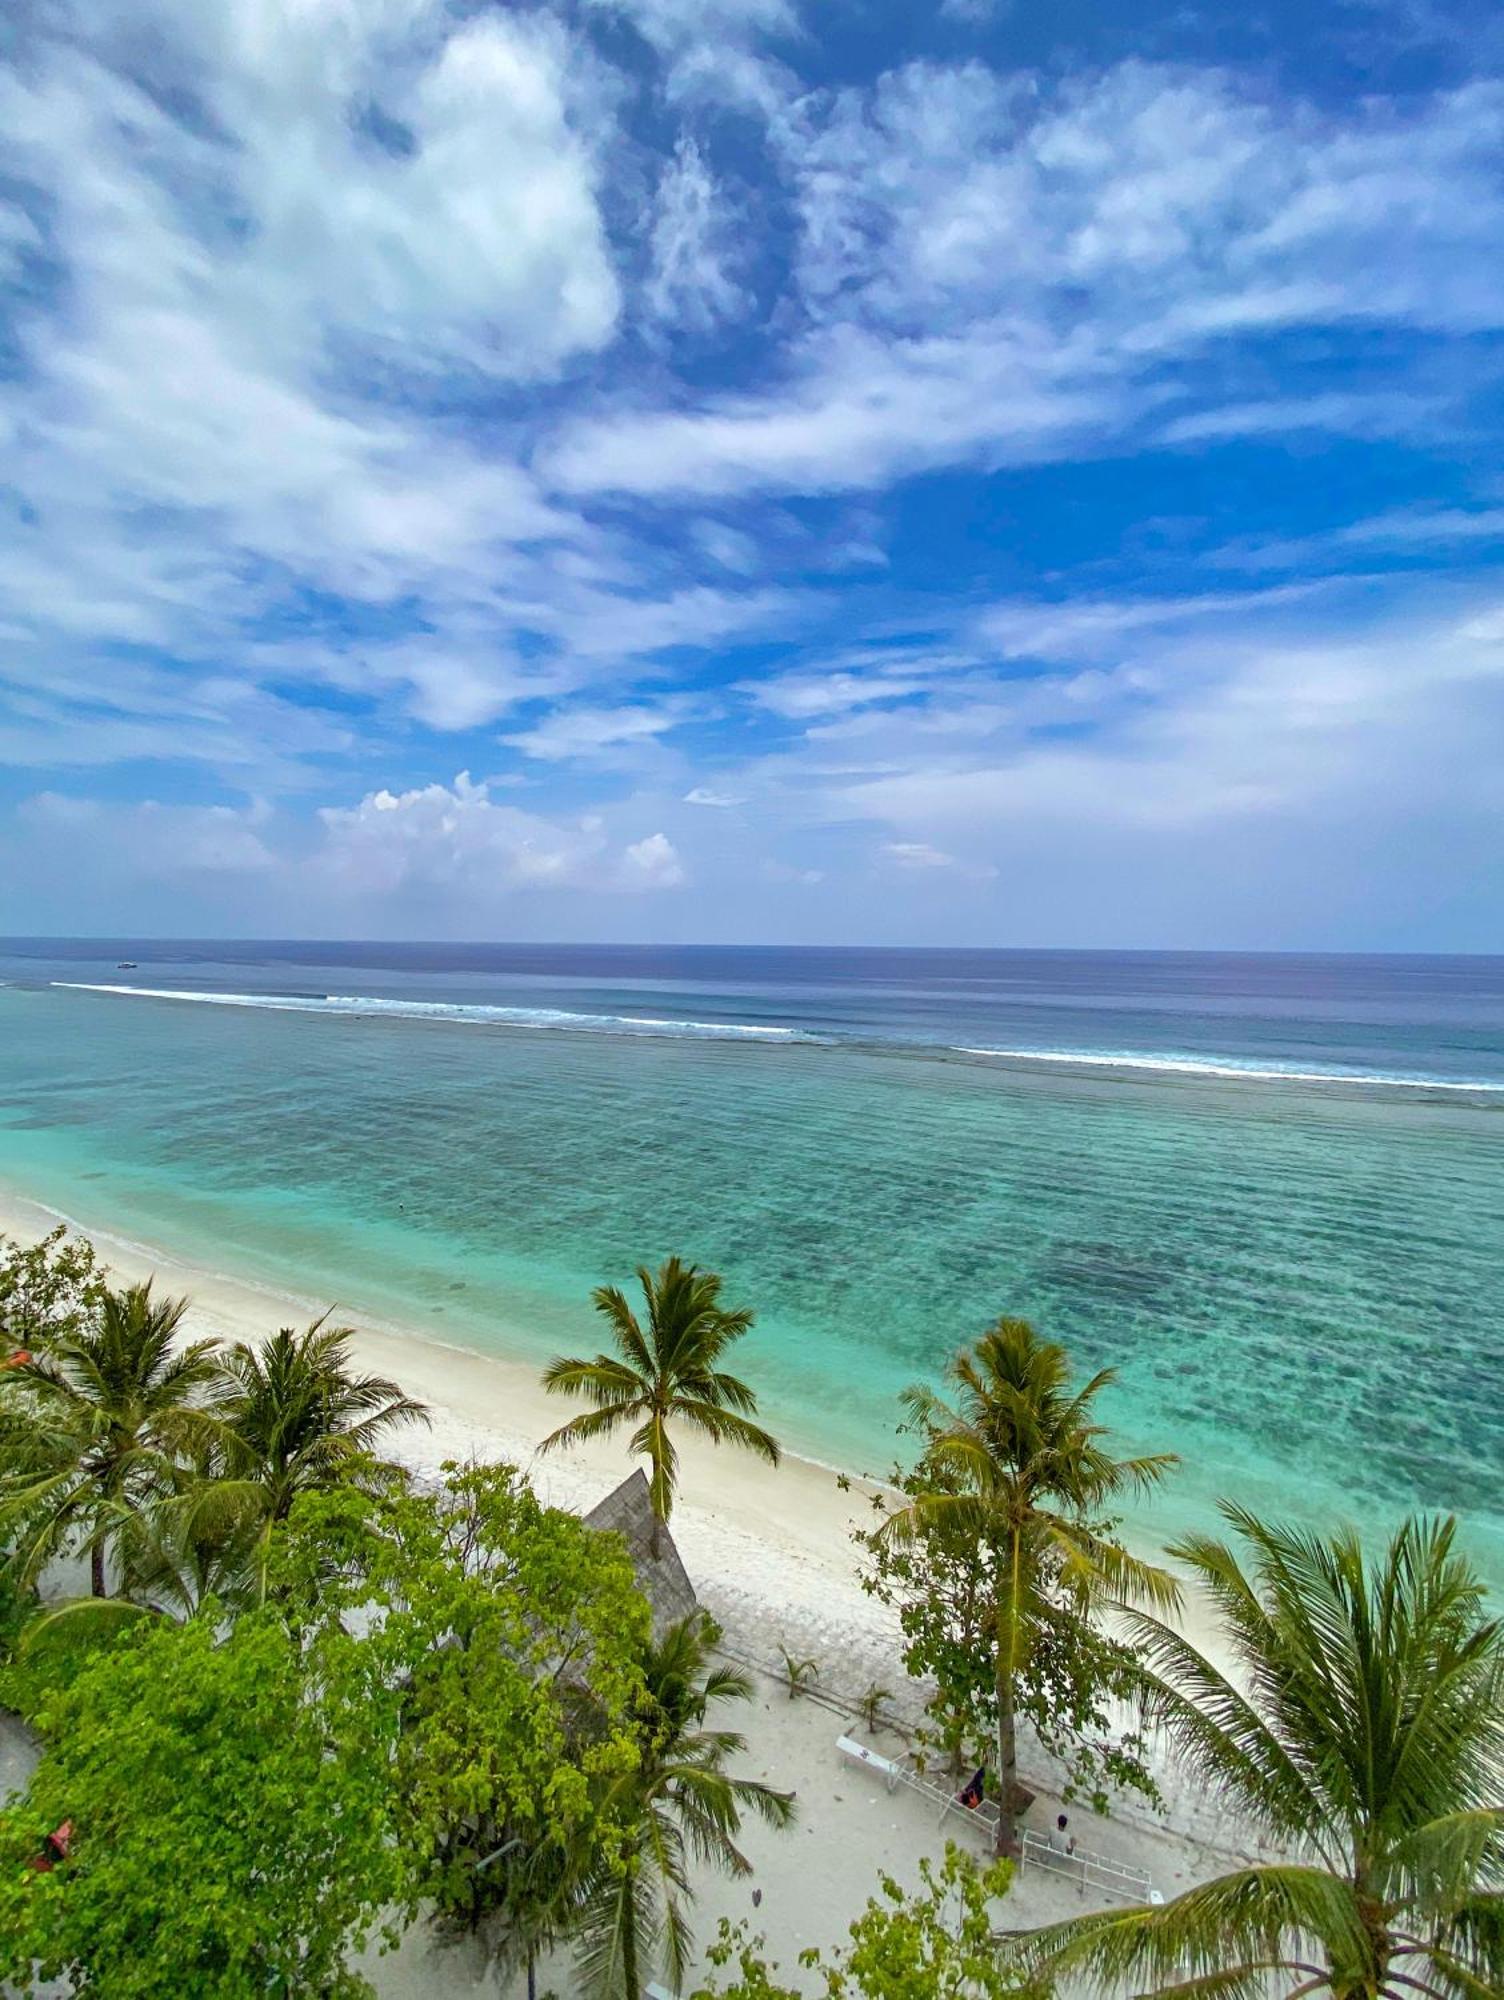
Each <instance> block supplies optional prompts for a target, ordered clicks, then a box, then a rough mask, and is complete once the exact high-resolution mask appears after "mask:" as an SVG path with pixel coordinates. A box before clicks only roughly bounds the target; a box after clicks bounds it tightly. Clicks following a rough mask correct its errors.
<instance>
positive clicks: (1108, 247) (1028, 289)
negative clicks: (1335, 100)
mask: <svg viewBox="0 0 1504 2000" xmlns="http://www.w3.org/2000/svg"><path fill="white" fill-rule="evenodd" d="M770 131H771V134H772V139H773V143H774V146H775V149H776V152H777V155H778V157H779V159H780V161H781V164H782V167H783V170H784V172H785V175H786V176H787V178H788V180H789V182H790V183H791V185H792V187H793V190H794V195H795V199H796V202H797V205H798V210H799V214H800V220H801V231H802V233H801V248H800V253H799V266H798V285H799V290H800V294H801V297H800V301H799V303H800V305H801V306H802V308H803V310H804V313H805V316H806V330H805V331H804V332H803V334H802V335H801V336H800V337H798V338H797V339H795V340H793V341H791V342H790V343H789V344H788V345H787V346H786V348H785V350H784V352H783V356H782V368H781V370H780V372H779V374H778V375H777V376H776V377H775V378H774V379H771V380H770V381H769V382H768V383H767V385H766V386H765V387H763V388H761V389H759V390H756V391H751V392H749V391H742V392H739V393H735V394H719V395H714V396H710V397H706V398H703V399H702V400H701V401H700V402H699V404H698V406H696V407H691V408H688V409H686V408H684V407H683V406H682V403H681V402H679V401H678V400H676V401H675V403H674V404H673V406H672V407H656V408H644V409H639V410H636V411H629V412H625V413H624V412H621V411H619V410H614V411H611V412H609V413H607V414H605V415H602V416H599V417H594V418H589V419H582V420H577V421H576V422H575V423H574V424H573V425H571V426H566V427H565V428H564V430H563V431H562V432H561V435H560V437H559V439H558V441H557V443H556V444H555V446H554V447H553V450H552V452H551V453H550V454H549V455H548V456H547V457H546V459H545V461H544V463H545V464H546V465H547V467H548V469H549V472H550V474H551V476H552V477H553V478H554V479H555V480H556V481H557V482H558V483H559V484H560V485H561V486H562V487H563V488H564V489H566V490H568V491H571V492H576V493H585V492H591V491H606V492H617V493H639V494H646V495H652V496H663V495H669V494H675V493H684V494H707V493H747V492H756V491H770V492H775V491H789V492H838V491H846V490H859V489H862V488H865V487H872V486H876V485H879V484H881V483H883V482H885V481H888V480H892V479H895V478H901V477H903V476H904V475H906V474H909V473H912V472H915V471H919V470H922V469H925V468H927V467H931V466H937V465H951V464H979V465H984V466H987V465H998V464H1009V463H1029V462H1031V461H1033V460H1035V459H1037V458H1040V457H1059V456H1064V455H1067V454H1071V453H1078V454H1079V453H1081V452H1083V451H1088V450H1091V449H1094V448H1097V447H1098V446H1099V445H1100V444H1101V442H1102V441H1103V440H1105V439H1108V438H1112V437H1114V436H1121V435H1125V434H1128V433H1129V432H1130V431H1131V429H1132V427H1133V426H1134V425H1135V424H1137V423H1139V422H1140V421H1142V420H1143V419H1144V418H1145V417H1147V416H1150V415H1152V414H1153V413H1154V412H1156V411H1157V410H1158V409H1159V408H1160V407H1161V406H1162V405H1164V404H1165V403H1166V402H1167V401H1170V400H1174V399H1181V400H1183V399H1185V398H1186V396H1187V394H1188V393H1190V392H1191V391H1192V388H1193V384H1194V388H1195V393H1197V394H1200V395H1202V396H1204V395H1205V394H1206V388H1207V384H1206V383H1204V382H1202V381H1201V380H1200V378H1199V377H1196V378H1192V377H1190V376H1188V373H1187V370H1188V369H1189V368H1190V367H1192V366H1194V367H1195V368H1196V369H1199V370H1210V369H1213V368H1220V369H1222V370H1223V371H1224V375H1225V377H1226V382H1225V384H1223V385H1222V386H1224V387H1225V386H1227V385H1234V384H1235V374H1229V373H1227V371H1229V370H1232V368H1233V360H1234V357H1235V345H1234V344H1235V342H1236V340H1237V339H1238V337H1239V336H1241V335H1244V334H1249V333H1259V334H1267V333H1268V332H1270V331H1271V330H1278V329H1281V328H1286V327H1300V326H1310V327H1317V328H1321V327H1329V326H1331V325H1332V324H1333V323H1337V324H1341V323H1360V324H1361V323H1367V324H1371V325H1386V324H1390V325H1402V326H1406V327H1409V328H1413V329H1417V330H1429V331H1432V332H1452V333H1466V332H1472V331H1478V330H1483V329H1490V328H1497V327H1498V326H1500V325H1501V324H1504V281H1501V279H1500V275H1499V266H1498V260H1497V257H1496V256H1495V254H1494V246H1495V245H1496V244H1497V242H1498V241H1499V239H1500V237H1501V236H1504V185H1501V179H1500V176H1499V174H1498V171H1497V156H1498V150H1499V146H1500V142H1501V139H1504V86H1498V85H1495V84H1481V83H1480V84H1475V85H1470V86H1468V87H1466V88H1464V89H1461V90H1458V91H1455V92H1453V93H1451V94H1449V95H1448V94H1442V95H1437V96H1435V97H1432V98H1429V99H1427V98H1421V99H1418V100H1415V101H1414V102H1413V105H1412V106H1410V107H1407V108H1404V109H1400V108H1397V107H1394V106H1390V105H1377V104H1375V105H1365V106H1359V107H1356V108H1354V109H1352V110H1351V111H1349V112H1348V113H1347V115H1346V116H1345V117H1333V116H1331V115H1329V114H1320V113H1318V112H1316V111H1315V110H1314V109H1313V108H1312V107H1309V106H1307V105H1305V104H1302V103H1300V102H1299V101H1286V102H1279V101H1277V100H1272V99H1270V98H1269V97H1267V96H1266V95H1263V94H1260V93H1257V92H1255V91H1253V90H1252V89H1249V88H1247V87H1246V86H1240V84H1239V83H1238V82H1236V81H1235V80H1234V79H1232V78H1231V77H1230V76H1224V75H1220V74H1215V73H1211V72H1197V71H1194V70H1189V69H1185V70H1176V69H1169V68H1155V67H1153V66H1151V65H1147V64H1138V63H1126V64H1123V65H1120V66H1119V67H1118V68H1116V69H1114V70H1110V71H1108V72H1106V73H1105V74H1103V75H1101V76H1097V77H1089V78H1084V79H1082V80H1079V81H1073V82H1070V83H1067V84H1066V85H1064V86H1063V87H1058V88H1053V89H1049V88H1045V87H1043V86H1042V85H1041V84H1040V83H1039V81H1038V79H1036V78H1032V77H1026V76H1013V77H1007V76H1000V75H998V74H996V73H994V72H992V71H990V70H987V69H986V68H984V67H983V66H981V65H980V64H977V63H971V64H965V65H960V66H950V67H944V66H940V65H935V64H922V63H915V64H911V65H909V66H908V67H906V68H904V69H902V70H898V71H894V72H890V73H888V74H886V75H884V76H882V77H880V78H879V79H878V81H877V82H876V84H875V85H873V86H872V87H871V88H870V89H869V88H862V89H857V88H852V89H847V90H844V91H840V92H837V93H834V94H833V95H830V96H824V97H822V96H820V95H818V94H807V95H806V96H805V97H803V98H801V99H799V100H798V101H797V103H794V104H791V105H786V106H784V107H783V109H782V110H781V111H780V112H779V113H778V114H777V115H775V116H774V117H773V119H772V123H771V126H770ZM1217 387H1218V383H1217V379H1216V378H1213V391H1214V395H1215V399H1216V402H1217V404H1219V405H1220V407H1214V408H1213V409H1212V410H1211V411H1208V412H1205V413H1202V412H1196V411H1191V410H1181V411H1180V412H1178V413H1176V415H1175V416H1174V417H1172V418H1169V419H1167V421H1168V422H1170V423H1172V425H1174V426H1176V428H1174V429H1173V430H1172V431H1171V433H1170V434H1171V435H1172V436H1176V437H1178V438H1180V439H1181V440H1182V441H1189V440H1190V439H1192V438H1200V439H1202V440H1206V439H1208V438H1212V437H1216V436H1232V435H1242V434H1245V433H1247V432H1249V431H1255V430H1260V431H1267V432H1270V433H1275V432H1279V431H1281V430H1284V429H1295V430H1298V429H1301V428H1310V427H1312V426H1319V427H1325V428H1334V429H1341V430H1351V431H1354V432H1356V433H1357V434H1359V435H1363V434H1367V433H1368V432H1370V431H1375V430H1377V431H1383V430H1392V429H1393V428H1395V427H1396V426H1397V425H1399V426H1402V427H1404V428H1407V429H1408V428H1414V427H1416V426H1417V425H1419V424H1421V423H1422V422H1423V421H1425V420H1426V419H1427V418H1428V417H1430V418H1433V419H1434V418H1435V416H1436V415H1437V411H1438V408H1439V407H1440V405H1438V401H1437V397H1436V395H1435V393H1434V392H1431V391H1428V390H1427V389H1426V388H1425V386H1424V385H1422V386H1421V387H1420V388H1411V387H1409V386H1407V385H1405V384H1404V383H1403V382H1401V383H1399V384H1398V385H1397V384H1396V383H1395V382H1394V381H1393V380H1392V379H1389V380H1386V379H1384V378H1383V377H1377V378H1376V379H1375V381H1374V383H1373V384H1372V385H1369V386H1365V385H1361V384H1360V385H1357V386H1350V385H1347V384H1345V385H1344V388H1343V390H1342V391H1341V392H1340V393H1337V392H1332V391H1322V392H1320V393H1312V394H1292V393H1290V392H1289V390H1288V389H1286V390H1285V391H1283V392H1282V393H1281V394H1280V395H1278V396H1276V397H1273V398H1269V399H1267V400H1265V399H1262V398H1259V397H1254V396H1250V395H1248V394H1246V393H1235V394H1233V395H1231V396H1229V395H1226V394H1225V393H1222V394H1216V389H1217ZM1444 400H1445V399H1442V401H1443V403H1444Z"/></svg>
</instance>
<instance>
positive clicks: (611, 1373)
mask: <svg viewBox="0 0 1504 2000" xmlns="http://www.w3.org/2000/svg"><path fill="white" fill-rule="evenodd" d="M637 1281H638V1283H639V1284H640V1285H641V1287H642V1296H643V1302H644V1304H645V1306H646V1308H647V1327H646V1329H644V1328H643V1326H642V1325H641V1324H640V1323H639V1321H638V1319H637V1315H636V1314H635V1313H634V1312H633V1311H632V1308H631V1307H630V1306H629V1305H628V1303H627V1300H626V1297H625V1295H624V1294H623V1293H622V1292H620V1291H619V1290H618V1289H617V1287H616V1286H615V1285H601V1286H600V1287H598V1289H597V1290H596V1292H595V1294H594V1300H595V1309H596V1311H597V1312H598V1313H600V1315H601V1316H602V1318H603V1319H604V1320H605V1321H606V1324H607V1325H608V1326H609V1327H610V1329H611V1338H612V1340H613V1342H614V1343H615V1346H616V1350H617V1351H616V1353H615V1354H597V1355H596V1357H595V1359H594V1360H593V1361H587V1360H572V1361H570V1360H562V1359H561V1360H558V1361H552V1362H550V1363H549V1365H548V1367H547V1368H546V1369H545V1370H544V1372H543V1386H544V1388H545V1389H549V1390H552V1391H553V1392H554V1393H555V1394H556V1395H567V1396H585V1397H587V1398H588V1399H589V1400H590V1401H591V1402H592V1403H594V1405H595V1408H594V1409H593V1410H587V1411H586V1412H585V1413H584V1414H583V1415H581V1416H578V1417H571V1418H570V1420H569V1422H568V1423H567V1424H562V1425H561V1426H560V1427H559V1429H558V1430H556V1431H554V1432H553V1434H552V1435H551V1436H549V1437H546V1438H545V1439H544V1440H543V1443H542V1446H541V1447H540V1449H542V1450H543V1451H552V1450H554V1449H555V1448H557V1447H559V1446H567V1445H574V1444H581V1443H583V1442H584V1441H585V1440H586V1439H587V1438H594V1437H610V1436H611V1435H612V1434H613V1432H615V1431H617V1430H618V1429H620V1427H621V1426H622V1425H623V1424H633V1425H635V1426H636V1428H635V1429H634V1431H633V1433H632V1449H633V1451H635V1452H640V1453H642V1455H643V1456H644V1457H645V1458H646V1459H647V1461H648V1464H649V1466H650V1467H651V1474H650V1478H649V1484H650V1486H651V1489H652V1496H653V1554H654V1555H655V1556H656V1555H657V1554H658V1553H659V1549H660V1540H659V1530H660V1528H662V1527H665V1526H666V1525H667V1523H668V1518H669V1515H670V1513H671V1512H672V1511H673V1505H674V1487H675V1483H676V1480H677V1477H678V1468H679V1456H678V1453H677V1451H676V1450H675V1449H674V1444H673V1440H672V1439H671V1437H670V1436H669V1426H670V1424H683V1425H684V1426H685V1427H686V1428H687V1429H690V1430H697V1431H699V1432H701V1433H702V1434H703V1435H704V1436H706V1437H708V1438H710V1439H712V1440H713V1441H714V1442H715V1443H716V1444H723V1443H724V1444H737V1445H741V1446H743V1447H744V1448H745V1449H746V1450H748V1451H755V1452H756V1453H757V1455H758V1456H759V1457H760V1458H764V1459H766V1460H767V1462H768V1463H769V1465H776V1464H777V1463H778V1457H779V1452H778V1444H777V1441H776V1440H775V1439H774V1438H772V1437H771V1436H769V1434H768V1432H767V1431H765V1430H763V1429H761V1428H760V1427H759V1426H758V1425H757V1424H754V1423H752V1422H751V1421H750V1419H751V1417H752V1416H753V1414H754V1413H755V1411H756V1409H757V1398H756V1396H755V1395H754V1394H753V1393H752V1391H751V1390H750V1389H749V1388H748V1387H747V1385H746V1383H745V1382H743V1381H741V1380H739V1378H738V1377H737V1376H735V1375H727V1374H724V1373H723V1372H722V1371H721V1370H720V1368H719V1367H718V1366H717V1363H718V1362H719V1361H720V1359H721V1356H722V1355H723V1354H724V1353H725V1351H726V1349H727V1348H728V1347H729V1346H730V1345H731V1343H732V1342H733V1341H735V1340H740V1339H741V1337H742V1335H743V1334H744V1333H746V1331H747V1330H748V1328H749V1327H750V1326H751V1325H752V1313H751V1312H750V1311H749V1309H748V1308H747V1307H745V1306H740V1307H738V1308H736V1309H735V1310H734V1311H730V1310H728V1309H727V1308H726V1307H725V1306H723V1305H722V1304H721V1302H720V1297H721V1280H720V1278H719V1277H717V1276H716V1274H715V1272H714V1271H701V1270H699V1269H697V1268H696V1266H695V1265H693V1264H683V1263H681V1262H680V1261H679V1259H678V1258H677V1257H670V1258H668V1259H667V1261H666V1262H665V1263H663V1264H662V1265H660V1267H659V1269H658V1270H657V1272H656V1273H654V1272H652V1271H649V1270H648V1269H647V1267H646V1266H645V1265H639V1266H638V1269H637Z"/></svg>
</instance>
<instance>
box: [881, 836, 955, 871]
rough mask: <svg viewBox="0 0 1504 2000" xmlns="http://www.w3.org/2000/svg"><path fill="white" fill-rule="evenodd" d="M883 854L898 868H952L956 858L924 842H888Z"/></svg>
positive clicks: (884, 846)
mask: <svg viewBox="0 0 1504 2000" xmlns="http://www.w3.org/2000/svg"><path fill="white" fill-rule="evenodd" d="M883 853H884V854H886V855H887V857H888V859H889V860H890V861H892V862H893V863H894V864H895V865H896V866H897V867H899V868H954V867H955V865H956V857H955V856H954V855H953V854H946V853H944V852H943V851H942V850H941V849H940V848H938V847H931V846H930V844H929V842H928V841H924V840H890V841H886V842H885V843H884V845H883Z"/></svg>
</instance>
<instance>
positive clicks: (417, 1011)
mask: <svg viewBox="0 0 1504 2000" xmlns="http://www.w3.org/2000/svg"><path fill="white" fill-rule="evenodd" d="M51 983H52V985H54V986H57V987H62V988H64V989H66V990H67V991H69V992H73V993H113V994H116V995H119V996H121V997H123V998H125V999H130V1000H178V1001H183V1002H186V1003H188V1004H190V1005H195V1006H209V1007H249V1008H255V1009H260V1010H264V1011H266V1012H269V1013H282V1014H334V1015H340V1016H343V1017H344V1018H346V1019H354V1018H364V1019H371V1020H382V1019H397V1020H409V1021H453V1022H456V1023H458V1024H459V1025H461V1026H466V1027H501V1028H549V1029H562V1030H566V1031H567V1030H569V1029H575V1030H579V1031H582V1032H587V1031H593V1032H595V1033H599V1034H621V1033H627V1034H631V1033H634V1032H635V1033H639V1034H645V1035H649V1036H652V1037H655V1038H657V1039H659V1040H677V1041H702V1042H704V1041H747V1042H751V1041H770V1042H800V1041H810V1040H813V1039H814V1037H812V1036H809V1035H805V1034H802V1033H801V1032H800V1031H799V1030H798V1029H797V1028H780V1027H774V1026H771V1025H770V1026H767V1027H763V1026H761V1025H759V1024H756V1023H749V1022H742V1021H674V1020H664V1019H660V1018H658V1017H656V1016H653V1015H644V1014H584V1013H574V1012H571V1011H569V1010H568V1009H566V1008H559V1007H498V1006H488V1005H486V1004H484V1003H482V1002H465V1001H460V1000H400V999H389V998H386V997H384V996H381V995H377V994H354V993H348V994H342V993H326V994H320V995H312V994H310V995H299V994H276V993H211V992H192V991H188V990H187V989H184V988H181V987H169V986H124V985H112V984H110V983H109V982H108V981H103V980H86V979H54V980H53V981H52V982H51Z"/></svg>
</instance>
